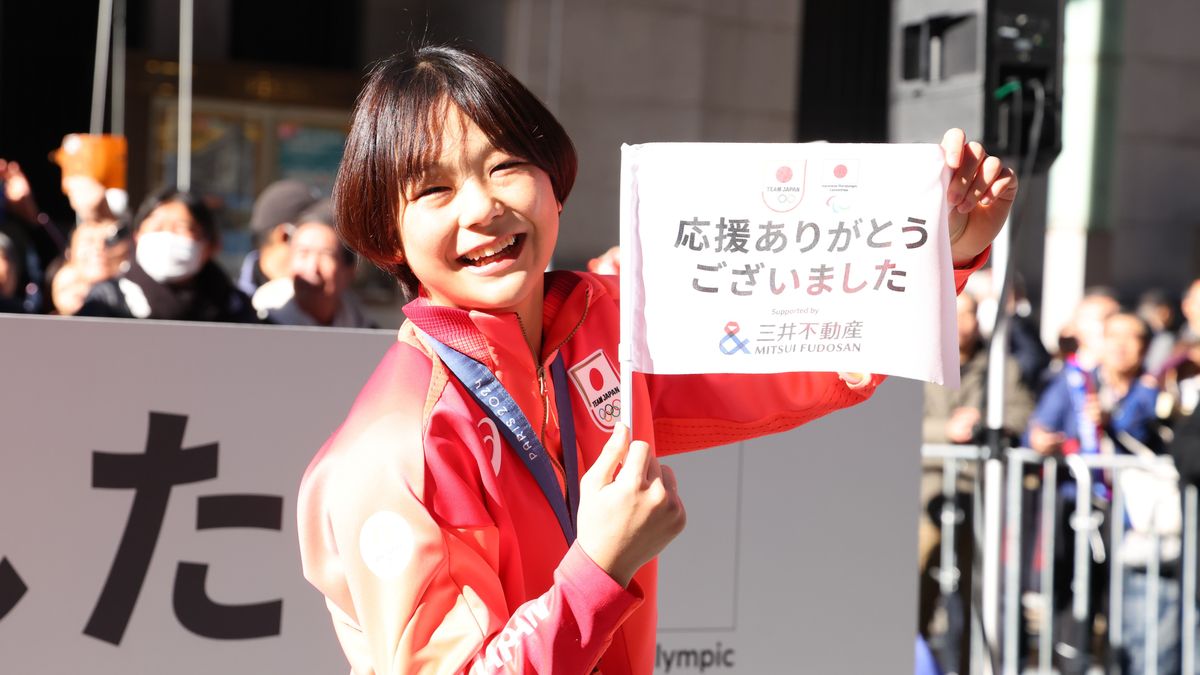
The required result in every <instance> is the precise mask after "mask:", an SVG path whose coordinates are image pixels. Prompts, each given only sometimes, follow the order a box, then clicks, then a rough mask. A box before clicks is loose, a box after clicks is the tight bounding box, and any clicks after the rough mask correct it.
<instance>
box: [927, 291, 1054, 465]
mask: <svg viewBox="0 0 1200 675" xmlns="http://www.w3.org/2000/svg"><path fill="white" fill-rule="evenodd" d="M957 303H958V307H957V309H958V354H959V363H960V369H961V377H960V386H959V388H958V390H953V389H950V388H948V387H943V386H939V385H936V384H926V385H925V417H924V424H923V434H922V436H923V438H924V441H925V442H926V443H979V442H982V440H983V431H984V415H985V414H986V401H985V399H986V395H987V367H988V350H987V344H986V343H985V342H984V339H983V335H982V334H981V333H980V331H979V321H978V319H977V318H976V308H977V305H976V302H975V299H974V298H972V297H971V296H970V295H967V294H966V293H963V294H962V295H959V296H958V299H957ZM1004 367H1005V392H1004V396H1005V400H1004V431H1005V432H1006V433H1007V435H1008V436H1009V438H1010V439H1012V440H1016V439H1019V438H1020V436H1021V434H1022V432H1023V431H1024V430H1025V424H1026V422H1027V421H1028V420H1029V415H1030V413H1031V412H1033V405H1034V400H1033V394H1032V392H1030V390H1029V388H1028V387H1027V386H1026V385H1025V381H1024V378H1023V377H1022V373H1021V368H1020V366H1019V364H1018V362H1017V359H1016V358H1014V357H1013V356H1011V355H1010V356H1009V357H1008V358H1007V359H1005V364H1004Z"/></svg>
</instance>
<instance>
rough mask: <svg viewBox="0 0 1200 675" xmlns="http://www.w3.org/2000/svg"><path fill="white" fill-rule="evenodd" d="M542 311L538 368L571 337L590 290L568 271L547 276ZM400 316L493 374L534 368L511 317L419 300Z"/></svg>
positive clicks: (516, 322) (518, 326) (583, 314)
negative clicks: (507, 368) (519, 365)
mask: <svg viewBox="0 0 1200 675" xmlns="http://www.w3.org/2000/svg"><path fill="white" fill-rule="evenodd" d="M544 289H545V290H544V294H545V297H544V298H543V303H542V305H543V309H542V363H543V364H545V363H549V361H550V360H551V359H552V358H553V357H554V353H555V352H556V351H557V350H558V348H559V347H561V346H562V345H563V344H564V343H565V342H566V341H567V340H569V339H570V338H571V336H572V335H574V333H575V331H576V330H577V329H578V327H579V326H580V325H581V324H582V323H583V320H584V318H585V317H586V315H587V306H588V304H589V303H590V302H591V296H592V293H591V288H590V286H589V284H588V283H586V282H585V281H584V279H583V277H581V276H580V275H578V274H576V273H573V272H565V271H557V272H547V273H546V276H545V284H544ZM404 315H405V317H407V318H408V320H409V321H411V322H412V323H413V324H414V325H415V326H416V327H417V328H419V329H421V330H422V331H424V332H425V333H427V334H428V335H430V336H432V337H434V338H436V339H437V340H439V341H441V342H443V343H445V344H446V345H447V346H449V347H451V348H452V349H454V350H456V351H459V352H461V353H463V354H466V355H467V356H470V357H471V358H473V359H475V360H476V361H479V362H480V363H482V364H484V365H485V366H487V367H488V368H489V369H491V370H492V371H493V372H497V371H498V370H500V369H504V368H505V366H506V365H508V364H513V363H523V364H525V365H534V366H536V365H539V364H534V359H533V355H532V354H531V353H530V351H529V348H528V347H527V346H526V342H525V333H524V330H523V328H522V327H521V322H520V321H519V319H518V318H517V315H516V314H515V313H513V312H506V313H503V314H490V313H488V312H481V311H475V310H465V309H459V308H457V307H441V306H437V305H433V304H430V302H429V299H428V298H426V297H424V296H422V297H418V298H417V299H415V300H413V301H412V302H410V303H408V304H407V305H405V306H404Z"/></svg>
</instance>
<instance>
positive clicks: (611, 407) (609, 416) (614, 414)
mask: <svg viewBox="0 0 1200 675" xmlns="http://www.w3.org/2000/svg"><path fill="white" fill-rule="evenodd" d="M594 410H595V411H596V415H598V416H599V417H600V419H602V420H604V421H605V422H612V421H614V420H616V419H617V418H618V417H620V416H621V399H617V400H615V401H613V402H611V403H605V404H604V405H602V406H596V407H595V408H594Z"/></svg>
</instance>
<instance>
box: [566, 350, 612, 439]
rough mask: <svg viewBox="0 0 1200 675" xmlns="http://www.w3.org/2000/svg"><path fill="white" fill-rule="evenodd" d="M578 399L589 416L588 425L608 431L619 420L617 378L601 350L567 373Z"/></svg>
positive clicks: (610, 363)
mask: <svg viewBox="0 0 1200 675" xmlns="http://www.w3.org/2000/svg"><path fill="white" fill-rule="evenodd" d="M568 373H569V374H570V376H571V381H572V382H574V383H575V388H576V389H578V390H579V395H580V396H582V397H583V400H584V401H585V402H586V403H587V408H588V411H589V412H591V413H592V421H593V422H595V423H596V426H598V427H600V429H602V430H604V431H612V430H613V428H614V427H615V425H616V421H617V418H618V417H620V416H621V376H620V375H618V374H617V369H616V368H614V367H613V364H612V361H609V360H608V357H607V356H605V355H604V350H603V349H597V350H596V351H594V352H592V354H591V355H590V356H588V357H587V358H586V359H584V360H583V361H580V362H579V363H578V364H576V365H574V366H571V369H570V370H569V371H568Z"/></svg>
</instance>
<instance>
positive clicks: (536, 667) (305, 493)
mask: <svg viewBox="0 0 1200 675" xmlns="http://www.w3.org/2000/svg"><path fill="white" fill-rule="evenodd" d="M393 351H395V349H394V350H393ZM386 363H387V359H385V365H383V366H381V370H384V369H385V368H387V366H386ZM384 379H385V380H390V381H391V382H392V383H393V386H390V387H378V388H374V387H373V384H368V386H367V388H366V389H365V390H364V393H363V395H362V396H361V397H360V399H359V402H358V403H356V404H355V410H354V411H352V412H351V415H350V418H349V419H348V420H347V422H346V424H344V425H343V427H342V428H341V429H340V430H339V431H338V432H337V433H336V434H335V436H334V438H333V439H331V440H330V442H329V443H327V445H326V447H325V448H323V449H322V451H321V452H320V453H319V454H318V455H317V457H316V458H315V459H314V461H313V463H312V465H311V466H310V467H309V470H308V472H307V473H306V474H305V477H304V479H303V481H302V484H301V489H300V495H299V500H298V516H299V519H298V524H299V535H300V548H301V558H302V562H303V566H304V574H305V576H306V577H307V578H308V580H309V581H310V582H311V583H312V584H313V585H314V586H316V587H317V588H318V589H319V590H320V591H321V592H322V593H323V594H324V595H325V597H326V604H327V605H328V607H329V610H330V613H331V614H332V616H333V621H334V627H335V630H336V633H337V636H338V640H339V641H340V642H341V644H342V648H343V650H344V651H345V653H346V657H347V659H348V660H349V661H350V664H351V667H352V670H353V672H354V673H355V674H356V675H368V674H375V675H383V674H385V673H386V674H392V673H406V674H407V673H459V672H470V673H535V672H537V673H549V672H554V673H581V674H583V673H590V672H591V671H592V669H593V667H594V665H595V663H596V662H597V661H598V660H599V659H600V657H601V655H602V654H603V653H604V650H605V649H606V648H607V646H608V645H609V643H610V641H611V640H612V638H613V635H614V634H615V632H616V631H617V629H618V628H619V627H620V625H621V624H622V622H623V621H624V620H625V619H626V617H628V615H629V614H630V613H631V612H632V611H633V610H634V609H635V608H636V607H637V606H638V605H639V604H640V603H641V591H640V589H639V588H638V587H637V586H636V584H631V585H630V587H629V589H626V588H623V587H621V586H620V585H619V584H617V583H616V582H615V581H613V579H612V578H611V577H609V576H608V575H607V574H606V573H605V572H604V571H603V570H601V569H600V568H599V567H598V566H597V565H596V564H595V563H594V562H592V560H591V559H590V558H588V556H587V554H585V553H584V552H583V550H582V549H581V548H579V547H578V546H574V547H572V548H570V549H569V550H568V552H567V554H566V555H565V556H564V557H563V559H562V562H561V563H560V564H559V565H558V567H557V570H556V571H555V573H554V583H553V584H552V585H551V586H550V587H549V588H548V589H544V592H542V593H541V595H539V596H537V597H535V598H533V599H532V600H528V601H527V602H524V603H523V604H517V605H515V607H513V606H510V600H511V599H510V598H509V597H508V595H507V593H506V589H505V588H504V586H503V584H502V580H501V571H500V563H499V559H500V554H499V551H500V546H499V542H500V532H499V531H498V529H497V527H496V526H495V524H494V523H491V522H490V520H488V521H486V522H479V523H478V524H472V525H471V526H469V527H465V526H461V525H460V526H450V525H447V524H445V523H444V522H443V520H442V518H440V517H439V516H437V515H435V514H434V513H433V512H432V511H431V509H430V508H428V505H427V501H428V500H426V498H425V495H426V493H427V492H428V490H430V489H432V487H433V486H432V485H427V484H426V483H427V481H430V480H432V479H431V478H430V473H429V472H428V471H426V466H425V460H424V452H425V450H424V449H422V448H421V446H420V445H418V446H417V447H416V448H414V447H413V446H412V443H413V442H417V443H420V442H421V439H420V428H419V427H420V421H419V420H414V419H406V418H405V417H404V416H403V415H402V414H400V413H397V412H395V411H397V410H401V411H402V410H404V409H405V402H404V401H397V400H395V399H396V397H397V396H406V395H409V394H408V391H409V390H412V389H416V388H418V387H395V386H394V379H392V378H390V377H388V378H384ZM374 382H375V379H374V378H373V380H372V383H374ZM413 384H416V383H413ZM373 389H374V391H373ZM420 394H421V395H423V394H424V392H423V391H422V392H420ZM373 395H375V396H376V397H377V398H376V399H375V400H369V399H372V396H373ZM379 399H382V402H381V401H380V400H379ZM364 401H365V402H364ZM363 408H366V410H364V409H363ZM420 409H421V408H420V407H417V410H420ZM387 411H392V412H387ZM444 442H446V443H450V441H444ZM438 450H439V449H438V448H435V449H433V450H430V452H437V451H438ZM443 450H446V451H453V449H452V448H444V449H443ZM479 501H480V498H479V497H478V496H476V497H474V498H473V503H463V504H461V505H460V506H461V508H462V509H463V510H464V511H465V512H470V513H486V512H487V511H486V509H485V508H484V507H483V505H482V504H481V503H479ZM514 604H515V603H514Z"/></svg>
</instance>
